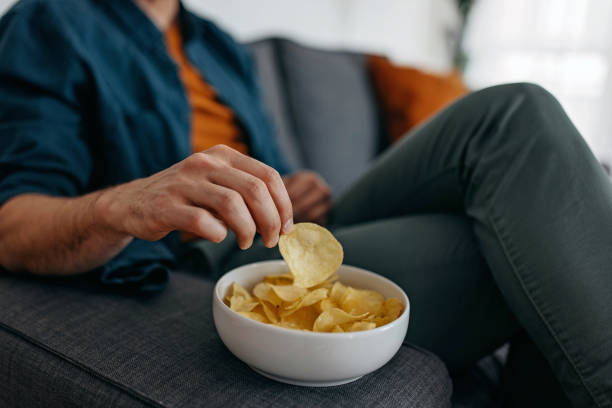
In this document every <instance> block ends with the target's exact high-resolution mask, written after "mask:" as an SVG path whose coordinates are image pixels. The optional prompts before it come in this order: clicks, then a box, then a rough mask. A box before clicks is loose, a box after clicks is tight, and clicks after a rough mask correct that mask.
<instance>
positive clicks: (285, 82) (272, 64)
mask: <svg viewBox="0 0 612 408" xmlns="http://www.w3.org/2000/svg"><path fill="white" fill-rule="evenodd" d="M272 45H273V46H272ZM251 47H252V49H253V50H254V54H255V57H256V58H255V60H256V63H257V66H258V71H259V79H260V81H261V83H262V87H263V91H264V95H266V97H265V102H266V104H267V105H268V111H269V112H270V114H271V115H272V117H273V118H274V123H275V124H276V128H277V131H278V130H280V131H281V134H280V142H279V143H281V144H282V143H283V140H285V139H291V140H294V144H293V145H294V146H297V147H298V149H299V153H298V154H297V156H300V157H301V162H302V163H301V164H302V167H305V168H310V169H313V170H315V171H317V172H318V173H320V174H321V175H322V176H323V177H324V178H325V180H327V182H328V183H329V184H330V186H331V187H332V189H333V190H334V192H335V193H336V194H337V193H340V192H341V191H343V190H344V189H345V188H346V187H347V186H349V185H350V184H351V183H352V182H353V181H354V180H355V179H356V178H357V177H358V176H359V175H360V174H361V173H362V172H363V171H364V170H365V169H367V166H368V163H369V162H370V161H371V159H372V158H373V157H374V156H375V155H376V153H377V151H378V149H379V144H380V140H381V138H380V135H379V129H380V126H379V120H378V111H377V107H376V101H375V97H374V94H373V91H372V89H371V83H370V79H369V76H368V72H367V67H366V64H365V57H364V56H363V55H361V54H354V53H348V52H335V51H325V50H318V49H314V48H309V47H304V46H301V45H299V44H296V43H294V42H291V41H289V40H282V39H273V40H264V41H260V42H258V43H255V44H252V45H251ZM272 71H275V72H274V73H272ZM285 115H287V116H285ZM281 149H283V146H281ZM287 155H288V156H289V157H292V156H295V155H294V153H293V152H292V151H287Z"/></svg>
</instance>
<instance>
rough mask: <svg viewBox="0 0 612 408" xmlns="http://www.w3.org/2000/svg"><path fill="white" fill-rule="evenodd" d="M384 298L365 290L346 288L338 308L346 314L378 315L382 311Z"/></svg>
mask: <svg viewBox="0 0 612 408" xmlns="http://www.w3.org/2000/svg"><path fill="white" fill-rule="evenodd" d="M384 302H385V297H384V296H383V295H381V294H380V293H378V292H375V291H373V290H366V289H355V288H351V287H349V288H346V290H345V291H344V294H343V295H342V298H341V301H340V307H341V308H342V310H344V311H345V312H347V313H350V314H354V315H358V314H362V313H369V314H378V313H380V312H381V311H382V308H383V303H384Z"/></svg>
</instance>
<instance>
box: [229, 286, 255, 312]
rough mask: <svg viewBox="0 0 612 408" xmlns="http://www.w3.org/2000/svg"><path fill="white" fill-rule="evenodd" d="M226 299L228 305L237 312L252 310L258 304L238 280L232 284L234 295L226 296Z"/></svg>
mask: <svg viewBox="0 0 612 408" xmlns="http://www.w3.org/2000/svg"><path fill="white" fill-rule="evenodd" d="M226 300H227V302H228V306H229V307H230V308H231V309H232V310H234V311H236V312H250V311H251V310H253V309H254V308H255V307H257V305H258V303H257V302H255V301H254V299H253V297H252V296H251V294H250V293H249V292H248V291H247V290H246V289H245V288H243V287H242V286H240V285H239V284H237V283H236V282H234V283H233V284H232V295H231V296H229V298H228V297H226Z"/></svg>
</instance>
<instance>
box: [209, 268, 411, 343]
mask: <svg viewBox="0 0 612 408" xmlns="http://www.w3.org/2000/svg"><path fill="white" fill-rule="evenodd" d="M279 263H283V264H285V265H286V263H285V261H284V260H282V259H275V260H268V261H258V262H251V263H248V264H244V265H241V266H238V267H236V268H234V269H231V270H229V271H227V272H226V273H224V274H223V275H222V276H221V277H220V278H219V279H218V280H217V282H216V283H215V287H214V297H213V300H214V301H215V302H216V303H220V304H221V307H222V308H225V310H228V311H230V312H232V313H233V314H234V315H235V316H236V317H238V319H239V320H240V319H242V321H243V322H247V324H251V325H254V327H259V328H264V327H265V328H267V329H270V330H272V331H274V330H278V331H280V333H285V334H291V335H295V336H306V337H318V338H321V337H323V338H325V337H328V338H329V337H332V338H340V339H347V338H353V337H366V336H374V335H377V334H380V333H382V332H385V331H389V330H392V329H393V328H395V327H396V326H399V325H400V324H401V323H402V321H403V320H405V319H408V314H409V313H410V299H409V298H408V295H407V294H406V292H404V290H403V289H402V288H401V287H400V286H399V285H398V284H396V283H395V282H393V281H392V280H391V279H389V278H387V277H385V276H382V275H380V274H377V273H375V272H371V271H368V270H367V269H363V268H360V267H358V266H353V265H348V264H344V263H343V264H342V265H340V266H341V267H342V266H348V267H350V268H353V269H357V270H359V271H360V272H365V273H366V274H367V275H371V276H373V277H374V278H376V279H380V280H383V281H386V283H388V284H390V285H391V286H392V287H395V289H397V290H398V291H399V292H400V293H401V295H402V297H401V299H400V300H402V301H403V302H404V310H403V311H402V313H401V314H400V315H399V316H398V317H397V319H395V320H393V321H392V322H389V323H387V324H385V325H383V326H380V327H375V328H374V329H370V330H360V331H354V332H344V333H331V332H315V331H309V330H297V329H289V328H286V327H280V326H276V325H273V324H268V323H262V322H258V321H257V320H253V319H249V318H248V317H245V316H243V315H241V314H240V313H238V312H235V311H234V310H232V309H231V308H230V307H229V306H228V305H226V304H225V302H224V301H223V299H222V298H220V297H219V289H220V287H219V286H220V283H221V282H222V280H223V278H224V277H225V276H226V275H228V274H230V273H232V272H234V271H236V270H238V269H242V268H245V267H251V266H255V265H259V264H279ZM385 299H386V298H385ZM215 324H216V323H215Z"/></svg>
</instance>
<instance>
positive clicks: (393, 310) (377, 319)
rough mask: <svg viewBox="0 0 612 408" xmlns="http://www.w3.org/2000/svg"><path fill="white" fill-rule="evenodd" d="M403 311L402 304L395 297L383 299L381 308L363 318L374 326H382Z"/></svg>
mask: <svg viewBox="0 0 612 408" xmlns="http://www.w3.org/2000/svg"><path fill="white" fill-rule="evenodd" d="M403 311H404V304H403V303H402V302H401V301H400V300H399V299H397V298H389V299H387V300H385V303H384V305H383V309H382V311H381V312H380V313H378V314H377V315H372V316H368V317H367V318H366V319H365V320H367V321H370V322H373V323H375V324H376V327H380V326H384V325H385V324H388V323H391V322H392V321H394V320H395V319H397V318H398V317H399V316H400V315H401V314H402V312H403Z"/></svg>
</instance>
